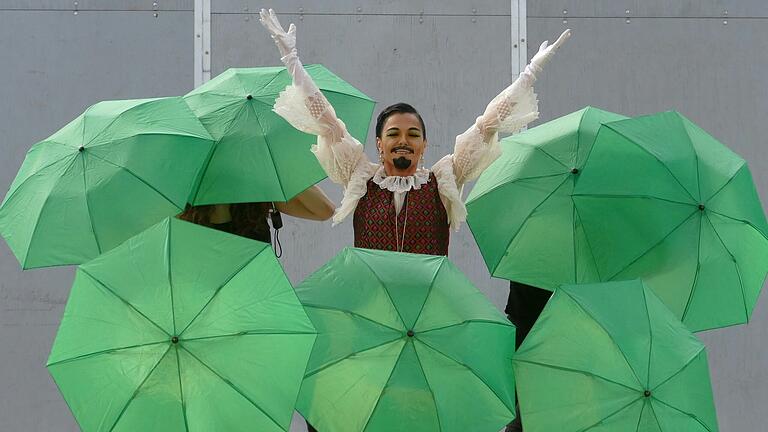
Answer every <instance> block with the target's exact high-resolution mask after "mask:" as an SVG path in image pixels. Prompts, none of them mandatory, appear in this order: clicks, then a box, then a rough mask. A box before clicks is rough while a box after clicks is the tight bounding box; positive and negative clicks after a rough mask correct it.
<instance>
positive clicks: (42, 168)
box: [3, 144, 75, 203]
mask: <svg viewBox="0 0 768 432" xmlns="http://www.w3.org/2000/svg"><path fill="white" fill-rule="evenodd" d="M62 145H63V144H62ZM73 156H75V155H71V154H68V155H64V156H62V157H60V158H58V159H56V160H55V161H53V162H51V163H49V164H47V165H44V166H42V167H41V168H40V169H38V170H37V171H35V172H34V173H33V174H30V175H29V176H27V178H25V179H24V180H22V182H21V183H19V184H18V185H17V186H16V187H15V188H14V189H13V191H12V192H11V191H9V192H11V193H10V194H9V195H8V196H7V197H5V199H4V200H3V202H4V203H7V202H9V201H10V200H11V199H12V198H13V197H14V196H16V192H18V191H19V189H21V187H22V186H24V184H26V183H27V181H29V179H31V178H32V177H35V176H37V175H38V174H40V173H42V172H43V171H45V170H46V169H48V168H50V167H52V166H54V165H56V164H57V163H59V162H61V161H63V160H64V159H66V158H68V157H73ZM73 160H74V159H73Z"/></svg>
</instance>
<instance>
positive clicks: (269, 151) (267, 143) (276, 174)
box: [251, 107, 285, 198]
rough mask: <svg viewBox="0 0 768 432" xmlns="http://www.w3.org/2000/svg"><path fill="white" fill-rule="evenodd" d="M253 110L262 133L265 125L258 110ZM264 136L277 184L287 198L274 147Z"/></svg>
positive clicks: (265, 135)
mask: <svg viewBox="0 0 768 432" xmlns="http://www.w3.org/2000/svg"><path fill="white" fill-rule="evenodd" d="M251 109H252V110H253V115H254V116H255V117H256V122H257V123H258V124H259V127H260V128H261V130H262V132H263V131H264V125H263V124H261V118H260V117H259V114H258V113H257V112H256V109H254V108H253V107H251ZM263 135H264V144H265V146H266V147H267V152H268V153H269V159H270V160H271V161H272V163H273V168H274V170H275V177H276V178H277V184H278V185H279V186H280V192H281V193H282V194H283V198H285V187H284V186H283V181H282V180H280V172H279V171H278V169H277V167H276V166H274V164H275V163H276V161H275V158H274V156H272V147H271V146H270V144H269V140H268V139H267V134H266V133H265V134H263Z"/></svg>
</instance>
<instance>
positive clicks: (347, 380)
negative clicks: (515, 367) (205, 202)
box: [296, 248, 515, 432]
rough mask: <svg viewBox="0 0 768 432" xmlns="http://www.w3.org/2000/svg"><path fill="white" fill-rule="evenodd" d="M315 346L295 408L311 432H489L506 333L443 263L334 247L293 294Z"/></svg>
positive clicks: (505, 415) (496, 409)
mask: <svg viewBox="0 0 768 432" xmlns="http://www.w3.org/2000/svg"><path fill="white" fill-rule="evenodd" d="M296 293H297V294H298V296H299V299H300V300H301V301H302V303H303V304H304V307H305V308H306V310H307V314H308V315H309V317H310V319H311V320H312V322H313V323H314V324H315V327H316V328H317V329H318V338H317V342H316V343H315V347H314V348H313V350H312V355H311V357H310V360H309V365H308V366H307V371H306V375H305V377H304V383H303V384H302V387H301V392H300V393H299V400H298V402H297V409H298V410H299V412H301V413H302V414H303V415H304V416H305V417H306V418H307V419H308V420H309V422H310V423H312V425H314V426H315V427H316V428H317V429H318V430H320V431H336V432H341V431H368V432H371V431H412V432H418V431H462V432H464V431H468V430H474V431H484V430H488V431H494V432H495V431H498V430H499V429H500V428H502V427H503V426H504V425H505V424H507V423H508V422H509V421H510V420H511V419H513V418H514V412H515V409H514V405H515V402H514V378H513V375H512V368H511V357H512V354H513V352H514V343H515V328H514V326H513V325H511V324H510V323H509V321H507V320H506V318H505V317H504V316H503V315H502V314H501V313H499V312H498V311H497V310H496V308H495V307H494V306H493V305H492V304H491V303H490V302H489V301H488V300H487V299H486V298H485V297H484V296H483V295H482V294H481V293H480V292H479V291H478V290H477V289H476V288H475V287H474V286H472V284H471V283H470V282H469V281H468V280H467V278H466V277H465V276H464V275H463V274H462V273H461V272H460V271H459V270H458V269H457V268H456V267H455V266H454V265H453V264H451V262H450V261H448V259H447V258H446V257H442V256H432V255H418V254H408V253H397V252H387V251H374V250H367V249H352V248H347V249H344V250H343V251H342V252H341V253H339V255H337V256H336V257H335V258H334V259H332V260H331V261H330V262H329V263H328V264H326V265H325V266H323V267H322V268H320V269H319V270H317V271H316V272H315V273H313V274H312V275H311V276H309V277H308V278H307V279H306V280H305V281H304V282H302V284H301V285H299V286H298V287H297V289H296Z"/></svg>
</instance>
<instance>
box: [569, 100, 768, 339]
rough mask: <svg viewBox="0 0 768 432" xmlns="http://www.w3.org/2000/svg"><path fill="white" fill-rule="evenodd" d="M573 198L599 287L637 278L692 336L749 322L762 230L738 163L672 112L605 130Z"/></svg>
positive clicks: (765, 230) (761, 271)
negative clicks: (706, 330)
mask: <svg viewBox="0 0 768 432" xmlns="http://www.w3.org/2000/svg"><path fill="white" fill-rule="evenodd" d="M574 192H575V193H574V202H575V203H576V211H577V213H578V214H579V215H580V218H581V222H582V224H583V227H584V233H585V236H586V238H588V239H589V243H590V244H591V245H592V247H593V248H592V252H593V257H594V262H595V266H596V270H597V272H598V274H599V277H600V279H602V280H609V279H613V280H621V279H632V278H642V279H643V280H644V281H645V282H646V283H647V284H648V286H649V287H650V288H652V289H653V290H654V292H656V294H657V295H658V296H659V297H660V298H661V300H662V301H664V303H665V304H666V305H667V306H668V307H669V308H670V309H671V310H672V312H673V313H674V314H675V315H677V316H678V317H681V319H682V321H683V322H684V323H685V324H686V325H687V326H688V328H690V329H692V330H693V331H699V330H705V329H711V328H717V327H724V326H728V325H733V324H741V323H745V322H747V320H748V319H749V317H750V315H751V314H752V310H753V308H754V307H755V303H756V302H757V298H758V295H759V293H760V290H761V289H762V286H763V282H764V280H765V277H766V274H768V223H766V219H765V213H764V211H763V208H762V206H761V204H760V200H759V198H758V195H757V192H756V191H755V186H754V184H753V182H752V176H751V175H750V172H749V168H748V167H747V164H746V162H745V161H744V160H743V159H742V158H741V157H739V156H738V155H736V154H735V153H733V152H732V151H731V150H729V149H728V148H727V147H725V146H724V145H722V144H721V143H719V142H718V141H717V140H716V139H715V138H713V137H712V136H710V135H709V134H708V133H707V132H705V131H704V130H702V129H701V128H700V127H698V126H697V125H695V124H694V123H693V122H691V121H690V120H688V119H687V118H685V117H683V116H682V115H680V114H679V113H676V112H664V113H659V114H654V115H649V116H644V117H638V118H635V119H631V120H623V121H618V122H612V123H608V124H606V125H605V126H603V127H602V128H601V129H600V132H599V133H598V135H597V138H596V140H595V144H594V147H593V149H592V153H591V154H590V157H589V160H588V161H587V163H586V165H585V166H584V172H583V174H582V175H581V176H580V177H579V179H578V181H577V183H576V188H575V191H574Z"/></svg>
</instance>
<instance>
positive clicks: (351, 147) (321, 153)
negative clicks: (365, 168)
mask: <svg viewBox="0 0 768 432" xmlns="http://www.w3.org/2000/svg"><path fill="white" fill-rule="evenodd" d="M309 99H310V98H308V97H307V96H306V95H305V94H304V91H303V90H302V89H301V88H300V87H297V86H295V85H293V84H291V85H289V86H287V87H286V88H285V90H283V91H282V92H281V93H280V95H279V96H278V98H277V100H275V106H274V111H275V112H276V113H277V114H279V115H280V116H281V117H283V118H284V119H285V120H286V121H288V123H290V124H291V125H292V126H293V127H295V128H296V129H299V130H300V131H302V132H306V133H308V134H312V135H317V144H315V145H313V146H312V148H311V150H312V153H314V154H315V157H316V158H317V160H318V162H319V163H320V166H322V167H323V170H324V171H325V172H326V174H328V177H329V178H330V179H331V181H333V182H334V183H338V184H341V185H342V186H345V187H347V183H349V181H350V179H351V178H352V176H353V171H354V169H355V167H356V166H357V164H358V162H359V161H360V159H361V156H362V154H363V146H362V144H360V143H359V142H358V141H357V140H356V139H355V138H354V137H352V136H351V135H349V133H348V132H347V131H346V126H345V125H344V122H342V121H341V120H340V119H336V118H335V114H334V115H333V116H325V115H324V114H325V110H329V109H333V108H332V107H330V106H324V107H315V106H314V105H312V109H310V107H308V106H307V103H306V101H307V100H309ZM312 99H313V100H315V101H319V100H321V99H320V98H319V97H316V98H312ZM313 110H314V111H313ZM324 117H330V118H334V119H335V122H338V124H330V123H329V122H328V121H324V120H326V119H325V118H324ZM339 131H341V132H339ZM339 133H341V134H342V135H341V138H340V139H337V138H336V136H338V134H339ZM335 140H338V142H333V141H335ZM366 161H367V160H366Z"/></svg>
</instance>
